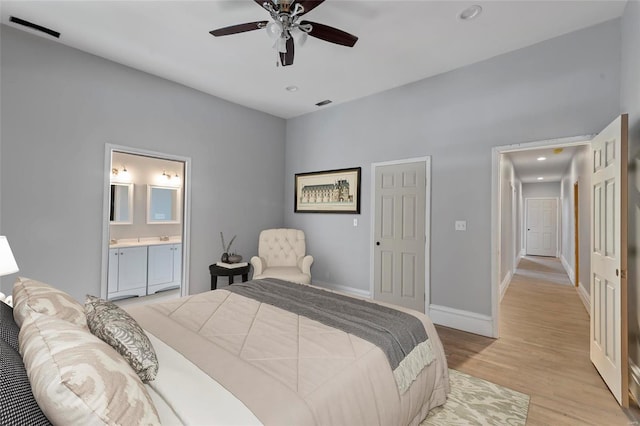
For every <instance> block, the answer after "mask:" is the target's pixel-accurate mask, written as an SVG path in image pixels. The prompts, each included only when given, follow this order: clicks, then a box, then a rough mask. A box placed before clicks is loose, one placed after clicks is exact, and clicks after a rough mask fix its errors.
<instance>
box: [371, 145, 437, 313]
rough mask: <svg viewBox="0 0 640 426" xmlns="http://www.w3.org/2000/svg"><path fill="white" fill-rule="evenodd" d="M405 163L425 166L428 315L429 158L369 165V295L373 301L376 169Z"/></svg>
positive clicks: (426, 301) (426, 305)
mask: <svg viewBox="0 0 640 426" xmlns="http://www.w3.org/2000/svg"><path fill="white" fill-rule="evenodd" d="M407 163H424V165H425V177H426V179H427V182H426V185H425V198H424V200H425V201H424V203H425V206H424V233H425V243H424V310H425V312H424V313H425V314H427V315H429V304H430V300H431V294H430V290H431V265H430V262H429V260H430V259H431V228H430V225H431V156H430V155H427V156H425V157H415V158H406V159H403V160H392V161H383V162H378V163H371V191H370V192H369V193H370V194H371V220H370V230H369V239H370V242H369V247H370V249H369V294H370V295H371V299H373V294H374V281H375V265H374V263H375V250H374V246H375V233H376V229H375V226H376V223H375V219H376V212H375V210H376V207H375V203H376V168H377V167H381V166H393V165H397V164H407Z"/></svg>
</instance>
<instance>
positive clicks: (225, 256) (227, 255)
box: [220, 253, 229, 263]
mask: <svg viewBox="0 0 640 426" xmlns="http://www.w3.org/2000/svg"><path fill="white" fill-rule="evenodd" d="M220 260H221V261H222V262H224V263H228V262H229V253H222V257H221V258H220Z"/></svg>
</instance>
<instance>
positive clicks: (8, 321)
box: [0, 302, 20, 351]
mask: <svg viewBox="0 0 640 426" xmlns="http://www.w3.org/2000/svg"><path fill="white" fill-rule="evenodd" d="M18 333H20V327H18V324H16V321H15V320H14V319H13V308H12V307H11V306H9V305H7V304H4V303H2V302H0V339H1V340H4V341H5V342H7V343H8V344H9V346H11V347H12V348H13V349H14V350H16V351H17V350H18Z"/></svg>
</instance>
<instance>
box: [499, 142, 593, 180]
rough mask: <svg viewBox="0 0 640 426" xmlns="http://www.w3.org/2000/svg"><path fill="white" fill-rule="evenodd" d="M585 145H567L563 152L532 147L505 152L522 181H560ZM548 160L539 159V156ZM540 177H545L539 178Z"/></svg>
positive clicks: (562, 149)
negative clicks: (530, 148) (574, 157)
mask: <svg viewBox="0 0 640 426" xmlns="http://www.w3.org/2000/svg"><path fill="white" fill-rule="evenodd" d="M580 149H585V148H584V146H575V145H574V146H566V147H563V148H561V152H554V151H555V150H556V149H555V148H542V149H532V150H526V151H517V152H510V153H508V154H505V155H506V156H507V157H508V158H509V159H510V160H511V162H512V163H513V167H514V169H515V171H516V175H517V176H518V178H519V179H520V180H521V181H522V183H540V182H560V179H561V178H562V175H564V174H565V172H567V169H568V167H569V163H571V159H572V158H573V156H574V155H575V154H576V152H577V151H578V150H580ZM540 157H545V158H546V160H542V161H539V160H538V158H540ZM538 177H542V178H544V179H543V180H538Z"/></svg>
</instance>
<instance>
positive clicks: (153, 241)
mask: <svg viewBox="0 0 640 426" xmlns="http://www.w3.org/2000/svg"><path fill="white" fill-rule="evenodd" d="M180 243H182V239H181V238H180V237H170V238H169V239H168V240H161V239H160V237H144V238H123V239H120V240H117V242H116V243H114V244H109V248H124V247H142V246H159V245H164V244H180Z"/></svg>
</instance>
